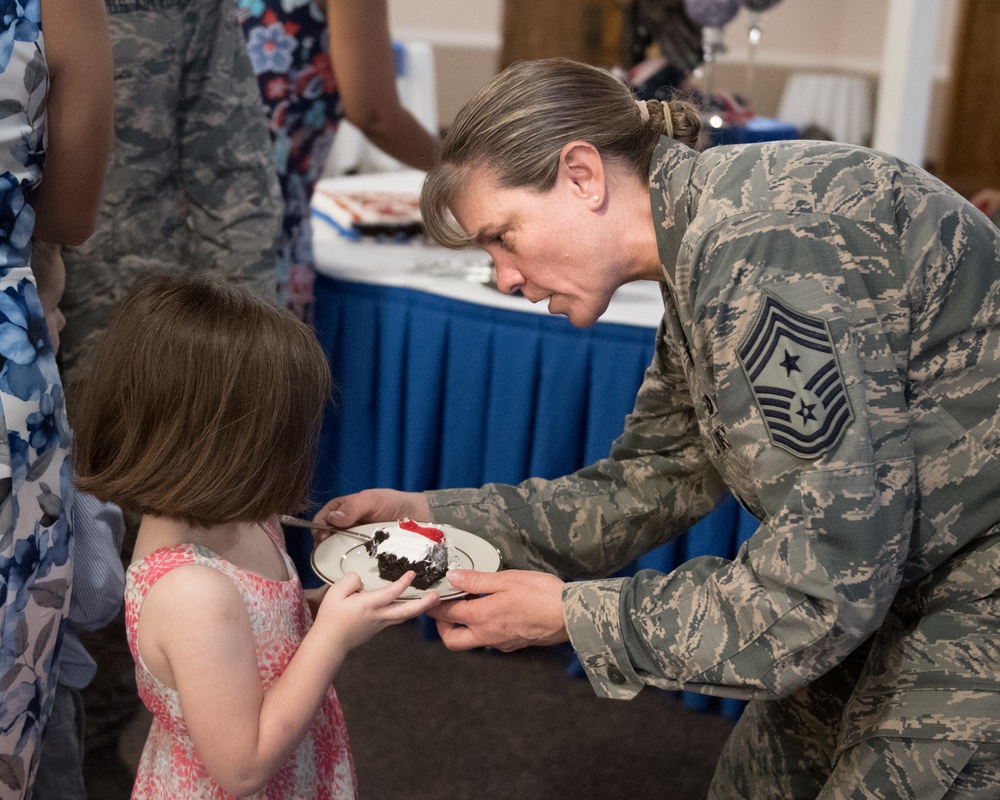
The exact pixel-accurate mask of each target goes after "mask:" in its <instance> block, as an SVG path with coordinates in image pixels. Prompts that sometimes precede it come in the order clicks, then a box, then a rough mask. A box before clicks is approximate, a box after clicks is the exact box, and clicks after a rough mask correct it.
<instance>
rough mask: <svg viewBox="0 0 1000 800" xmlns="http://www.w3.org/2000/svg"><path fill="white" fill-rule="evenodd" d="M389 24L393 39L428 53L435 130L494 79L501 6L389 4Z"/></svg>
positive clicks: (409, 0)
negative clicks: (422, 45) (420, 45)
mask: <svg viewBox="0 0 1000 800" xmlns="http://www.w3.org/2000/svg"><path fill="white" fill-rule="evenodd" d="M540 1H541V2H544V0H540ZM389 24H390V26H391V28H392V32H393V35H394V36H396V37H398V38H400V39H405V40H411V41H425V42H428V43H430V44H431V46H432V47H433V48H434V69H435V73H436V76H437V96H438V120H439V122H440V124H441V125H448V124H449V123H450V122H451V121H452V120H453V119H454V118H455V115H456V114H457V113H458V111H459V109H461V107H462V106H463V105H465V102H466V100H468V99H469V98H470V97H471V96H472V95H473V93H475V92H476V90H477V89H479V88H480V87H481V86H483V84H485V83H486V82H487V81H489V80H490V78H492V77H493V76H494V75H496V73H497V65H498V63H499V59H500V46H501V44H502V27H503V0H389Z"/></svg>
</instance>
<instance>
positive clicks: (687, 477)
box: [427, 326, 724, 578]
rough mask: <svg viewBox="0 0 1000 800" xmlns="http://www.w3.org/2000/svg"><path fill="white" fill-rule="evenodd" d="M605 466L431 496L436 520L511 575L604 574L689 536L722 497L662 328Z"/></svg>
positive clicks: (720, 484)
mask: <svg viewBox="0 0 1000 800" xmlns="http://www.w3.org/2000/svg"><path fill="white" fill-rule="evenodd" d="M657 336H658V347H657V352H656V354H655V355H654V357H653V361H652V363H651V364H650V366H649V367H648V368H647V370H646V375H645V379H644V381H643V384H642V386H641V387H640V389H639V393H638V396H637V398H636V403H635V407H634V409H633V411H632V413H631V414H629V416H628V417H627V418H626V420H625V431H624V433H623V434H622V435H621V436H620V437H619V438H618V439H617V440H616V441H615V442H614V444H613V445H612V447H611V453H610V455H609V457H608V458H607V459H604V460H601V461H599V462H597V463H596V464H593V465H592V466H589V467H586V468H584V469H582V470H580V471H579V472H576V473H574V474H573V475H569V476H566V477H562V478H558V479H556V480H540V479H531V480H527V481H525V482H524V483H521V484H520V485H518V486H507V485H503V484H487V485H486V486H483V487H482V488H480V489H448V490H440V491H432V492H428V493H427V497H428V500H429V502H430V505H431V514H432V516H433V518H434V519H435V520H436V521H438V522H445V523H450V524H452V525H456V526H458V527H461V528H464V529H466V530H471V531H475V532H477V533H479V534H480V535H482V536H484V537H485V538H487V539H489V540H490V541H492V542H493V543H494V544H495V545H496V546H497V547H498V548H499V549H500V552H501V553H502V555H503V558H504V563H505V564H506V565H507V566H508V567H514V568H519V569H539V570H545V571H548V572H554V573H556V574H558V575H560V576H562V577H563V578H580V577H591V576H604V575H608V574H611V573H612V572H614V571H615V570H616V569H618V568H620V567H622V566H624V565H625V564H627V563H629V562H630V561H632V560H633V559H635V558H636V557H638V556H639V555H641V554H643V553H645V552H648V551H649V550H650V549H652V548H654V547H656V546H657V545H658V544H661V543H662V542H664V541H666V540H668V539H669V538H671V537H672V536H675V535H677V534H679V533H681V532H683V531H685V530H686V529H687V528H688V527H690V525H691V524H692V523H693V522H694V521H696V520H697V519H699V518H701V517H702V516H704V515H705V514H706V513H707V512H708V511H709V510H711V509H712V508H713V507H714V506H715V505H716V504H717V503H718V502H719V500H720V499H721V498H722V497H723V496H724V488H723V486H722V482H721V479H720V478H719V475H718V473H717V472H716V471H715V469H714V467H713V466H712V464H711V463H710V462H709V460H708V459H707V457H706V456H705V453H704V450H703V448H702V445H701V442H700V439H699V438H698V433H697V430H698V428H697V422H696V420H695V415H694V411H693V409H692V405H691V396H690V392H689V391H688V388H687V383H686V381H685V378H684V375H683V374H682V373H681V371H680V368H679V365H678V364H677V362H676V359H671V357H670V356H669V345H668V344H667V343H666V341H665V332H664V329H663V327H662V326H661V328H660V330H659V331H658V333H657Z"/></svg>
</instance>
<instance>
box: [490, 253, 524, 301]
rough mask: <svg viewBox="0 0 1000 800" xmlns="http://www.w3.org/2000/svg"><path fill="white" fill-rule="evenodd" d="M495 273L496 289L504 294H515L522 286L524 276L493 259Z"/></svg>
mask: <svg viewBox="0 0 1000 800" xmlns="http://www.w3.org/2000/svg"><path fill="white" fill-rule="evenodd" d="M493 263H494V266H495V269H496V273H497V288H498V289H499V290H500V291H501V292H503V293H504V294H515V293H517V292H519V291H521V289H522V287H523V286H524V276H523V275H522V274H521V273H520V272H518V271H517V270H516V269H513V268H512V267H509V266H507V265H506V264H505V263H503V261H500V260H497V259H493Z"/></svg>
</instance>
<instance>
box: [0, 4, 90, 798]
mask: <svg viewBox="0 0 1000 800" xmlns="http://www.w3.org/2000/svg"><path fill="white" fill-rule="evenodd" d="M48 88H49V75H48V68H47V66H46V62H45V48H44V44H43V40H42V34H41V10H40V7H39V2H38V0H0V109H2V113H0V410H2V413H0V428H2V430H0V434H2V435H0V798H4V800H7V798H21V797H26V796H27V795H28V793H29V787H30V784H31V780H32V778H33V774H34V771H35V767H36V765H37V763H38V752H39V742H40V739H41V734H42V729H43V728H44V726H45V723H46V721H47V720H48V716H49V713H50V711H51V708H52V700H53V697H54V695H55V686H56V677H57V672H58V666H59V650H60V644H61V641H62V632H63V626H64V624H65V615H66V611H67V610H68V599H69V589H70V581H71V575H72V564H71V560H70V530H69V519H70V510H71V508H70V506H71V503H72V482H71V474H70V463H69V460H68V459H67V457H66V455H67V450H68V447H69V444H70V432H69V426H68V424H67V422H66V414H65V408H64V405H63V394H62V385H61V384H60V381H59V373H58V371H57V369H56V361H55V356H54V355H53V353H52V347H51V344H50V342H49V335H48V329H47V327H46V325H45V317H44V315H43V313H42V306H41V303H40V302H39V300H38V292H37V290H36V288H35V279H34V276H33V275H32V272H31V268H30V266H29V265H30V254H31V232H32V230H33V228H34V225H35V212H34V210H33V209H32V207H31V205H30V204H29V203H28V192H29V190H30V189H31V188H33V187H34V186H35V185H36V184H37V183H38V182H39V180H40V179H41V176H42V167H43V164H44V160H45V151H44V142H45V137H44V129H45V102H46V97H47V95H48Z"/></svg>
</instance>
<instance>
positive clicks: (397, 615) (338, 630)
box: [310, 571, 441, 655]
mask: <svg viewBox="0 0 1000 800" xmlns="http://www.w3.org/2000/svg"><path fill="white" fill-rule="evenodd" d="M414 577H415V573H414V572H413V571H410V572H407V573H406V574H405V575H403V577H401V578H400V579H399V580H397V581H394V582H393V583H391V584H389V585H388V586H384V587H382V588H381V589H371V590H369V591H364V590H363V586H362V583H361V578H360V577H358V574H357V573H356V572H348V573H347V574H346V575H344V577H343V578H341V579H340V580H339V581H337V582H336V583H335V584H334V585H333V586H331V587H330V588H329V589H328V590H327V591H326V593H325V594H324V595H323V598H322V600H321V602H320V604H319V608H318V609H317V611H316V622H315V624H314V625H313V630H314V631H317V632H320V631H321V632H322V635H324V636H327V637H329V644H330V647H331V648H332V649H334V650H339V651H340V652H341V653H343V654H344V655H346V654H347V653H348V652H349V651H350V650H353V649H354V648H355V647H357V646H358V645H360V644H364V643H365V642H367V641H368V640H369V639H371V638H372V636H374V635H375V634H376V633H378V632H379V631H381V630H382V629H383V628H387V627H389V626H390V625H398V624H399V623H400V622H404V621H406V620H408V619H412V618H413V617H416V616H418V615H419V614H423V613H424V612H425V611H427V610H428V609H430V608H432V607H433V606H435V605H437V604H438V603H439V602H440V600H441V597H440V595H438V593H437V592H428V593H427V594H426V595H424V596H423V597H421V598H418V599H416V600H407V601H406V602H403V603H397V602H395V601H396V600H397V599H398V598H399V596H400V595H401V594H402V593H403V592H405V591H406V590H407V589H408V588H409V586H410V584H411V583H412V582H413V578H414ZM312 632H313V631H310V633H312Z"/></svg>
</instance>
